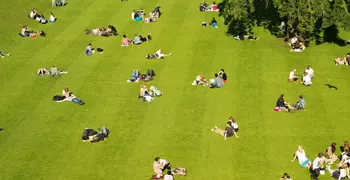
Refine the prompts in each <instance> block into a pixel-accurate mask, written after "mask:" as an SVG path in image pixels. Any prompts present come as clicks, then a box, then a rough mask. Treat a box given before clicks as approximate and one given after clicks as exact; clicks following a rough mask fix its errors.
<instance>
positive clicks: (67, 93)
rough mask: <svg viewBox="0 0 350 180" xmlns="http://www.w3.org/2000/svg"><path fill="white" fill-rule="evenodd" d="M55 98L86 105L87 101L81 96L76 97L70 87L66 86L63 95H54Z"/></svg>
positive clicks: (60, 100)
mask: <svg viewBox="0 0 350 180" xmlns="http://www.w3.org/2000/svg"><path fill="white" fill-rule="evenodd" d="M53 100H54V101H56V102H64V101H71V102H73V103H75V104H78V105H84V104H85V102H84V101H82V100H80V99H79V98H77V97H75V96H74V94H73V93H72V92H70V91H69V89H68V88H64V89H63V90H62V96H60V95H56V96H54V97H53Z"/></svg>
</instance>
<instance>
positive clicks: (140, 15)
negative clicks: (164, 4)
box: [131, 6, 161, 23]
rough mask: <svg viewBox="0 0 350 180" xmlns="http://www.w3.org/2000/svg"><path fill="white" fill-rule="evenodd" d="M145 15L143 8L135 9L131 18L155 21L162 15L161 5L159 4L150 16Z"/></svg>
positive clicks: (147, 21) (148, 21)
mask: <svg viewBox="0 0 350 180" xmlns="http://www.w3.org/2000/svg"><path fill="white" fill-rule="evenodd" d="M145 15H146V13H145V11H144V10H143V9H140V10H133V11H132V13H131V19H132V20H134V21H145V22H146V23H150V22H155V21H157V20H158V19H159V17H160V15H161V12H160V6H157V7H156V8H154V10H153V11H151V12H150V13H149V15H150V17H149V18H146V17H145Z"/></svg>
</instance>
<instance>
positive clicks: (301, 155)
mask: <svg viewBox="0 0 350 180" xmlns="http://www.w3.org/2000/svg"><path fill="white" fill-rule="evenodd" d="M296 158H298V161H299V164H300V166H301V167H303V168H306V167H307V168H310V166H311V161H310V160H309V159H308V158H307V157H306V153H305V150H304V149H303V147H302V146H298V149H297V151H296V152H295V153H294V158H293V160H292V162H294V161H295V159H296Z"/></svg>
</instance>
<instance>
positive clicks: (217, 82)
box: [215, 77, 222, 88]
mask: <svg viewBox="0 0 350 180" xmlns="http://www.w3.org/2000/svg"><path fill="white" fill-rule="evenodd" d="M215 84H216V86H217V87H218V88H221V87H222V80H221V78H220V77H216V78H215Z"/></svg>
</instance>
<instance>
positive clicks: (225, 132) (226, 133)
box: [211, 122, 239, 140]
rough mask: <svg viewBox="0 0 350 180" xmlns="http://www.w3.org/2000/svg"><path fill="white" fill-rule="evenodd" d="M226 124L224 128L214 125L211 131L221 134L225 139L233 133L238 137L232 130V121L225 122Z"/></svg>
mask: <svg viewBox="0 0 350 180" xmlns="http://www.w3.org/2000/svg"><path fill="white" fill-rule="evenodd" d="M226 124H227V125H226V128H225V130H222V129H219V128H218V127H217V126H215V128H214V129H211V131H213V132H215V133H217V134H221V135H223V136H224V139H225V140H227V138H228V137H232V136H233V135H235V136H236V137H237V138H239V137H238V136H237V134H236V132H235V130H234V127H233V126H232V123H231V122H227V123H226Z"/></svg>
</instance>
